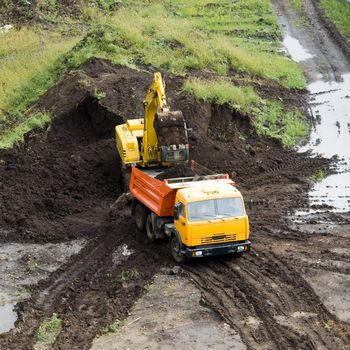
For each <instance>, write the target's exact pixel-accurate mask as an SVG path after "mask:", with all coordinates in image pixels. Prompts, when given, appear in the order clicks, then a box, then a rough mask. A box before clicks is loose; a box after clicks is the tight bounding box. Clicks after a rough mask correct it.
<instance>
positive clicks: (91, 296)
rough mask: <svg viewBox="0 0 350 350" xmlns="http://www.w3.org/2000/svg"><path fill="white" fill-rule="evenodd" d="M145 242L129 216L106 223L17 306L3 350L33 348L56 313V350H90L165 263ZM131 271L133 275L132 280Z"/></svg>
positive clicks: (2, 338) (0, 346) (0, 338)
mask: <svg viewBox="0 0 350 350" xmlns="http://www.w3.org/2000/svg"><path fill="white" fill-rule="evenodd" d="M144 240H145V241H146V238H144V237H143V235H140V233H139V232H137V231H133V223H131V219H130V217H129V216H127V217H124V218H123V217H121V218H118V220H117V221H116V222H115V221H114V222H112V223H105V224H104V226H103V227H101V229H100V232H99V233H98V237H97V238H96V239H94V240H91V241H90V242H89V243H88V244H87V246H85V247H84V248H83V249H82V251H81V252H80V253H79V254H77V255H76V256H74V257H73V258H72V259H71V260H70V261H68V262H67V263H66V264H65V265H64V266H63V267H61V268H60V269H59V270H58V271H56V272H54V273H53V274H52V275H51V276H50V277H49V279H47V280H45V281H43V282H41V283H40V284H39V286H37V288H36V291H34V293H33V295H32V297H31V298H30V299H28V300H26V301H25V302H22V303H20V304H19V306H18V307H19V311H20V317H19V319H18V321H17V322H16V328H15V329H14V330H12V331H10V332H9V333H6V334H2V335H0V349H3V350H5V349H16V350H17V349H18V350H20V349H23V350H24V349H32V348H33V346H34V345H35V342H36V339H37V337H36V334H37V330H38V327H39V326H40V324H41V323H42V322H43V321H44V320H46V319H47V318H49V317H50V316H51V315H52V313H53V312H55V313H57V314H58V315H59V317H60V318H61V319H62V329H61V332H60V333H59V334H58V336H57V339H56V341H55V343H54V345H53V348H54V349H67V350H68V349H69V350H70V349H89V348H90V344H91V342H92V340H93V339H94V338H95V337H96V335H97V334H99V333H100V332H101V331H102V330H103V329H104V328H105V327H106V326H107V325H108V324H111V323H112V322H113V321H114V320H115V319H117V318H118V319H123V318H124V317H125V316H126V313H127V311H128V309H129V308H130V307H131V305H132V304H133V302H134V301H135V300H136V299H137V298H138V297H139V296H140V295H141V294H142V292H143V286H144V285H145V284H146V283H147V282H148V281H149V280H150V279H151V278H152V277H153V275H154V273H155V272H156V271H157V270H158V269H159V267H160V266H162V265H163V264H164V263H166V261H167V260H166V258H165V257H162V256H161V255H162V249H160V255H158V254H153V255H151V254H150V251H149V244H147V241H146V242H145V241H144ZM122 244H127V246H128V248H129V249H130V250H131V251H133V253H132V254H131V255H130V256H129V257H128V258H123V256H122V254H121V253H119V254H116V252H117V250H118V247H120V246H121V245H122ZM118 259H119V260H118ZM144 266H147V269H145V268H144ZM128 271H133V275H132V276H131V275H130V276H129V277H128ZM135 271H136V272H135ZM123 276H124V277H123ZM125 276H126V277H125Z"/></svg>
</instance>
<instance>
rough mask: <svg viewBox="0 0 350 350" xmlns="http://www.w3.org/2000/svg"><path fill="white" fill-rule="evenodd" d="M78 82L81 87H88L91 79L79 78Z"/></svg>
mask: <svg viewBox="0 0 350 350" xmlns="http://www.w3.org/2000/svg"><path fill="white" fill-rule="evenodd" d="M79 84H80V86H82V87H89V86H90V85H91V81H90V80H89V79H81V80H79Z"/></svg>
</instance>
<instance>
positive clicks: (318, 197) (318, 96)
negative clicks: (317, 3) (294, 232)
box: [283, 33, 350, 212]
mask: <svg viewBox="0 0 350 350" xmlns="http://www.w3.org/2000/svg"><path fill="white" fill-rule="evenodd" d="M283 44H284V46H285V47H286V49H287V51H288V52H289V54H290V55H291V57H292V58H293V60H294V61H296V62H302V61H305V60H306V59H310V58H312V57H315V56H314V55H312V54H311V53H310V52H309V51H307V50H305V49H304V48H303V46H302V45H301V44H300V42H299V40H297V39H295V38H293V37H291V36H290V35H288V33H285V38H284V41H283ZM310 64H313V62H312V61H311V62H310ZM337 80H338V81H334V80H333V81H331V80H329V81H324V80H322V77H321V76H320V78H319V80H317V81H316V82H313V83H311V84H310V85H309V86H308V89H309V91H310V93H311V96H312V99H311V110H312V113H313V116H314V125H313V127H312V130H311V134H310V139H309V142H308V144H307V145H306V146H304V147H301V148H300V151H301V152H304V151H306V150H311V151H312V152H313V153H314V154H321V155H323V156H325V157H328V158H331V157H336V159H337V160H341V162H339V163H338V164H337V168H336V171H337V172H338V174H335V175H331V176H329V177H327V178H326V179H324V180H323V181H321V182H320V183H317V184H316V185H315V186H314V188H313V189H312V190H311V192H310V195H309V198H310V205H311V206H314V207H317V206H319V207H320V208H321V207H322V206H324V207H327V206H332V207H334V208H335V209H334V210H335V211H337V212H346V211H350V198H349V197H350V188H349V185H350V73H347V74H344V75H343V76H342V77H341V79H340V80H339V79H337Z"/></svg>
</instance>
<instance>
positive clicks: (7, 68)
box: [0, 27, 78, 115]
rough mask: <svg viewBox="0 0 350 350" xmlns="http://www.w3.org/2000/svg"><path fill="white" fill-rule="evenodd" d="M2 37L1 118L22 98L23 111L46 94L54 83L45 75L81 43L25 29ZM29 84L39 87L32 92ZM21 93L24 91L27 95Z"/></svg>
mask: <svg viewBox="0 0 350 350" xmlns="http://www.w3.org/2000/svg"><path fill="white" fill-rule="evenodd" d="M0 38H1V40H0V114H1V115H3V114H4V113H8V112H11V111H12V110H13V109H14V106H16V105H17V104H18V101H16V100H17V99H18V97H19V95H22V96H21V97H22V98H24V99H25V100H24V101H23V100H22V101H21V104H20V105H19V108H21V107H22V106H23V105H28V104H30V103H31V102H32V101H33V100H34V99H35V98H36V97H37V96H38V95H40V94H42V93H43V92H45V91H46V90H47V88H48V87H49V86H50V85H52V82H51V81H50V74H44V72H47V70H48V68H49V67H51V66H52V65H53V64H54V63H55V62H56V60H57V59H58V58H59V57H60V56H61V55H62V54H64V53H66V52H67V51H69V50H71V49H72V47H73V46H74V45H75V44H76V43H77V41H78V38H77V37H73V38H67V37H63V36H62V35H60V34H57V33H47V32H43V31H41V30H39V29H37V30H36V29H29V28H26V27H24V28H22V29H20V30H13V31H9V32H7V33H0ZM47 80H48V81H47ZM31 82H33V83H31ZM29 85H31V87H33V86H34V85H36V86H37V88H36V89H33V90H32V89H29ZM21 91H25V94H24V93H20V92H21Z"/></svg>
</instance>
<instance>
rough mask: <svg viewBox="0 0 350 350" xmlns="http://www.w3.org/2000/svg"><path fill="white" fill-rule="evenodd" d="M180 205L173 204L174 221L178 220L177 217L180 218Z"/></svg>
mask: <svg viewBox="0 0 350 350" xmlns="http://www.w3.org/2000/svg"><path fill="white" fill-rule="evenodd" d="M180 206H181V204H180V203H177V204H175V206H174V219H175V220H179V216H180Z"/></svg>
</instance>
